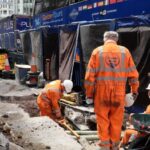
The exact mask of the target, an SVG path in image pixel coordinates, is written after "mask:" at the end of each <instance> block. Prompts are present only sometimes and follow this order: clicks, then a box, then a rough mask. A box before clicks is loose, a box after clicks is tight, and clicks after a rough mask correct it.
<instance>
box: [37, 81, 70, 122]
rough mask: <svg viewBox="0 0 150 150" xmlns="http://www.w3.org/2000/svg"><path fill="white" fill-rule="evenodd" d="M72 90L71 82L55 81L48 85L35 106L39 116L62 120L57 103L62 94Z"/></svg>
mask: <svg viewBox="0 0 150 150" xmlns="http://www.w3.org/2000/svg"><path fill="white" fill-rule="evenodd" d="M72 88H73V82H72V81H71V80H64V82H63V83H61V81H60V80H55V81H52V82H50V83H48V84H47V85H46V86H45V87H44V89H43V90H42V92H41V94H40V95H39V96H38V98H37V104H38V106H39V109H40V115H41V116H48V117H50V118H51V119H53V120H55V121H58V120H61V119H62V115H61V111H60V107H59V104H58V101H59V100H60V98H61V97H62V95H63V92H64V91H65V92H66V93H70V92H71V90H72Z"/></svg>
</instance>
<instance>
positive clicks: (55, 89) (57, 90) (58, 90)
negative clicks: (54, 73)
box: [48, 88, 61, 93]
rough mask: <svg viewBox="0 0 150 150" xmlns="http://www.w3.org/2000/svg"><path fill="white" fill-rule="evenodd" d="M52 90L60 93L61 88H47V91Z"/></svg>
mask: <svg viewBox="0 0 150 150" xmlns="http://www.w3.org/2000/svg"><path fill="white" fill-rule="evenodd" d="M49 90H50V91H54V92H57V93H61V90H60V89H57V88H49V89H48V91H49Z"/></svg>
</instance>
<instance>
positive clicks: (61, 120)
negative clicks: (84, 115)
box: [57, 118, 66, 125]
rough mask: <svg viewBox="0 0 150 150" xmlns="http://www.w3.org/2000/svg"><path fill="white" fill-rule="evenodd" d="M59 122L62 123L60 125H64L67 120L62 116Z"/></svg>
mask: <svg viewBox="0 0 150 150" xmlns="http://www.w3.org/2000/svg"><path fill="white" fill-rule="evenodd" d="M57 122H58V123H59V124H60V125H63V124H64V123H66V120H65V119H64V118H61V119H58V120H57Z"/></svg>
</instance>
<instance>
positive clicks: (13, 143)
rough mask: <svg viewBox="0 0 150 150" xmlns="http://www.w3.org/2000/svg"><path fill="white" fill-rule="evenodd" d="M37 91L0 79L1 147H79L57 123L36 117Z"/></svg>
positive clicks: (74, 149)
mask: <svg viewBox="0 0 150 150" xmlns="http://www.w3.org/2000/svg"><path fill="white" fill-rule="evenodd" d="M39 92H40V89H36V88H35V89H33V88H28V87H26V86H23V85H20V84H18V83H16V81H14V80H1V79H0V150H47V149H51V150H82V149H83V147H82V146H81V145H80V144H79V143H78V142H77V141H76V140H74V139H73V138H72V137H71V136H70V135H68V134H67V133H66V132H65V131H64V129H63V128H61V127H60V126H59V125H58V124H57V123H55V122H54V121H53V120H51V119H49V118H48V117H39V110H38V107H37V103H36V97H37V95H38V93H39ZM66 141H67V142H66Z"/></svg>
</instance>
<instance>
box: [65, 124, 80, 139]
mask: <svg viewBox="0 0 150 150" xmlns="http://www.w3.org/2000/svg"><path fill="white" fill-rule="evenodd" d="M63 125H64V127H66V128H67V129H68V130H69V131H70V132H71V133H72V134H73V135H75V136H76V138H77V139H80V136H79V134H77V133H76V132H75V131H74V130H73V129H72V128H71V127H70V126H68V125H67V124H66V123H65V122H64V123H63Z"/></svg>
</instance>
